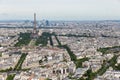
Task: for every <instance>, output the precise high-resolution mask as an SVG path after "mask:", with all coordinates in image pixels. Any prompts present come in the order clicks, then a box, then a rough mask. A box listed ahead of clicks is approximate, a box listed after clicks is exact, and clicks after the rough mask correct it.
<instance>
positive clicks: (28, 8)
mask: <svg viewBox="0 0 120 80" xmlns="http://www.w3.org/2000/svg"><path fill="white" fill-rule="evenodd" d="M34 12H36V13H37V19H38V20H40V19H49V20H119V19H120V18H119V17H120V15H119V14H120V1H119V0H51V1H48V0H20V1H16V0H0V20H32V19H33V17H32V15H33V13H34Z"/></svg>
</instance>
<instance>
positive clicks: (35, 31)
mask: <svg viewBox="0 0 120 80" xmlns="http://www.w3.org/2000/svg"><path fill="white" fill-rule="evenodd" d="M36 24H37V23H36V13H34V28H33V34H36V33H37V28H36Z"/></svg>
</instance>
